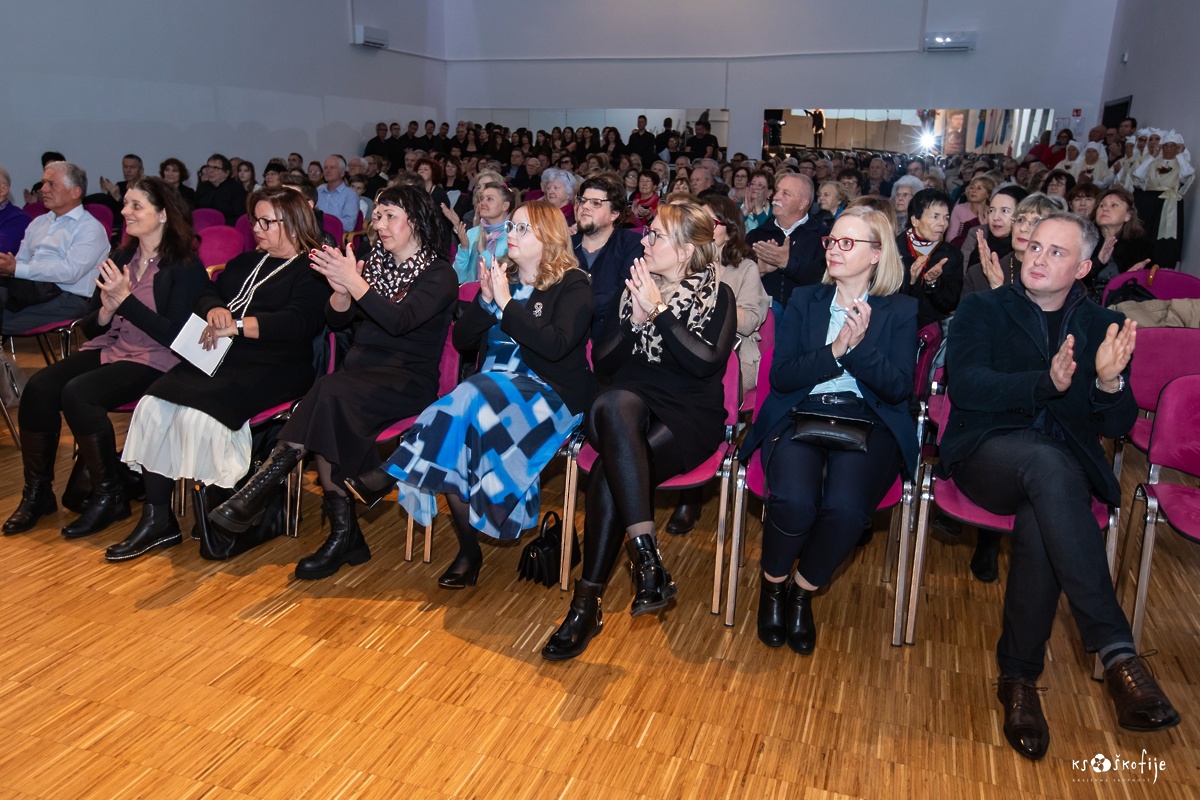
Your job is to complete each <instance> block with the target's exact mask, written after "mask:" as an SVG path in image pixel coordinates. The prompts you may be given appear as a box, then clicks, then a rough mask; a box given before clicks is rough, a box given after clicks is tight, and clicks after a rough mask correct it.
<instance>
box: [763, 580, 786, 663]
mask: <svg viewBox="0 0 1200 800" xmlns="http://www.w3.org/2000/svg"><path fill="white" fill-rule="evenodd" d="M789 583H793V581H791V580H785V581H779V582H774V581H769V580H767V576H766V575H763V576H762V589H761V590H760V591H759V593H758V640H759V641H760V642H762V643H763V644H765V645H766V646H767V647H779V646H780V645H781V644H783V643H784V642H785V641H786V640H787V608H786V607H787V593H788V584H789Z"/></svg>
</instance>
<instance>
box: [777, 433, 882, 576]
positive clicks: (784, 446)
mask: <svg viewBox="0 0 1200 800" xmlns="http://www.w3.org/2000/svg"><path fill="white" fill-rule="evenodd" d="M790 431H791V423H790V421H789V422H788V423H787V426H786V427H785V428H784V430H783V435H782V436H780V437H779V439H778V440H776V441H773V442H772V441H768V442H767V444H765V445H764V446H763V451H762V458H763V464H764V465H765V466H766V470H765V476H766V483H767V487H768V489H769V491H768V494H767V499H766V503H765V505H766V511H767V515H766V522H765V523H764V525H763V552H762V568H763V571H764V572H766V573H767V574H768V575H771V576H774V577H783V576H785V575H789V574H790V573H791V571H792V565H793V564H796V571H797V572H799V573H800V575H801V576H802V577H803V578H804V579H805V580H806V581H808V582H809V583H811V584H812V585H813V586H824V585H825V584H827V583H829V582H830V581H831V580H832V579H833V573H834V572H836V571H837V568H838V567H839V566H841V563H842V562H843V561H845V560H846V557H847V556H848V555H850V553H851V552H852V551H853V550H854V545H855V544H856V543H857V542H858V540H859V539H860V538H861V537H862V533H863V528H865V527H866V526H867V525H868V524H869V523H870V522H871V515H872V514H874V513H875V509H876V507H877V506H878V505H879V501H881V500H882V499H883V497H884V495H886V494H887V490H888V489H890V488H891V486H892V483H893V482H894V481H895V480H896V475H897V474H898V473H899V471H900V448H899V446H898V445H897V444H896V440H895V438H894V437H893V436H892V434H891V432H890V431H888V429H887V428H886V427H885V426H884V425H883V424H882V423H876V425H875V427H874V428H873V429H872V430H871V435H870V437H869V438H868V439H867V452H865V453H852V452H847V451H844V450H828V449H826V448H824V447H818V446H816V445H811V444H803V443H801V442H793V441H792V439H791V437H790Z"/></svg>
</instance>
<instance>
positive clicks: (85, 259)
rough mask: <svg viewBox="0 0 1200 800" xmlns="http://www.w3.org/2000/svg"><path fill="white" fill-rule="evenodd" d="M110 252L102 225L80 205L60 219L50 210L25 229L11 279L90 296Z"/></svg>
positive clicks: (106, 235)
mask: <svg viewBox="0 0 1200 800" xmlns="http://www.w3.org/2000/svg"><path fill="white" fill-rule="evenodd" d="M109 249H110V248H109V243H108V234H107V233H106V232H105V230H104V226H103V225H101V224H100V223H99V222H98V221H97V220H96V218H95V217H93V216H92V215H91V214H89V213H88V212H87V211H85V210H84V208H83V206H82V205H78V206H75V207H74V208H72V209H71V210H70V211H68V212H67V213H65V214H63V215H61V216H60V215H58V214H55V213H54V212H53V211H50V212H47V213H45V214H42V215H41V216H40V217H38V218H37V219H35V220H34V221H33V222H31V223H29V227H28V228H26V229H25V238H24V239H22V240H21V249H20V250H19V251H17V263H16V267H15V268H14V270H13V277H16V278H25V279H26V280H31V281H47V282H50V283H57V284H58V287H59V288H60V289H62V290H63V291H64V292H70V293H71V294H74V295H78V296H80V297H91V296H92V294H93V292H95V290H96V276H97V275H99V274H100V265H101V264H102V263H104V259H105V258H106V257H107V256H108V251H109Z"/></svg>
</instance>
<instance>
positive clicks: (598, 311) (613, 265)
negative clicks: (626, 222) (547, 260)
mask: <svg viewBox="0 0 1200 800" xmlns="http://www.w3.org/2000/svg"><path fill="white" fill-rule="evenodd" d="M571 247H572V248H574V252H575V261H576V262H577V263H578V264H579V268H580V269H581V270H583V271H584V273H586V274H587V275H588V278H589V279H590V281H591V284H592V296H593V297H595V298H596V307H595V309H594V311H593V314H594V317H593V322H592V336H593V337H595V336H599V335H600V331H601V329H602V328H603V325H604V315H605V314H607V313H608V309H609V307H610V306H612V302H613V298H614V297H616V296H617V295H619V294H621V292H623V291H625V281H626V280H628V278H629V271H630V269H631V268H632V267H633V260H634V259H635V258H641V256H642V254H643V249H644V248H643V247H642V239H641V237H640V236H638V235H637V234H636V233H634V232H633V231H631V230H629V229H628V228H614V229H613V232H612V235H610V236H609V237H608V241H607V242H605V243H604V246H603V247H601V248H600V250H599V251H598V252H597V253H596V258H595V260H594V261H593V263H592V265H591V267H588V262H587V256H586V255H584V251H583V234H582V233H577V234H575V235H574V236H572V237H571Z"/></svg>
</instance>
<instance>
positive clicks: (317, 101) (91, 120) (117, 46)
mask: <svg viewBox="0 0 1200 800" xmlns="http://www.w3.org/2000/svg"><path fill="white" fill-rule="evenodd" d="M405 2H406V3H408V4H409V5H424V4H423V3H417V2H416V0H404V2H390V1H389V0H358V3H357V4H358V5H362V6H364V9H363V14H364V15H366V16H370V15H371V14H374V13H376V11H377V9H374V8H373V7H372V6H373V5H378V6H383V7H384V8H383V10H382V11H379V13H381V14H384V12H387V11H396V12H397V13H398V11H403V10H404V8H403V6H404V3H405ZM434 5H436V4H434ZM391 6H395V7H396V8H395V9H392V8H391ZM350 19H351V7H350V5H349V3H348V2H330V1H329V0H254V2H244V0H243V1H241V2H239V1H238V0H205V2H203V3H163V2H152V1H151V0H111V1H109V2H102V3H96V2H83V0H70V1H69V2H66V1H61V2H52V1H50V0H47V1H46V2H41V3H5V4H4V11H3V14H2V15H0V20H2V23H0V25H2V29H3V31H4V63H5V68H4V70H3V76H2V77H0V108H2V109H3V113H2V114H0V116H2V118H3V123H2V124H0V165H3V166H5V167H6V168H7V169H8V170H9V171H10V172H11V173H12V177H13V182H14V188H17V189H18V191H17V197H18V198H20V192H19V188H20V187H25V188H28V187H29V186H30V185H31V184H32V183H33V182H34V181H36V180H38V179H39V178H40V177H41V166H40V162H39V160H38V159H39V156H40V155H41V153H42V151H44V150H60V151H62V152H63V153H65V154H66V155H67V157H68V158H69V159H70V160H72V161H75V162H77V163H78V164H79V165H80V166H82V167H84V168H85V169H86V170H87V172H88V179H89V185H90V187H92V188H95V187H98V185H99V179H100V176H101V175H104V176H107V177H109V178H112V179H114V180H116V179H119V178H120V172H121V155H122V154H124V153H125V152H127V151H128V152H134V153H138V154H139V155H141V156H142V158H143V159H144V161H145V162H146V166H147V171H149V172H154V173H156V172H157V168H158V163H159V162H160V161H161V160H162V159H163V158H166V157H167V156H177V157H179V158H181V159H183V160H184V162H185V163H187V164H188V165H189V166H190V167H192V169H193V172H194V171H195V167H196V166H197V165H199V164H202V163H204V160H205V159H206V158H207V157H208V155H209V154H210V153H212V152H214V151H220V152H223V153H224V154H225V155H227V156H240V157H242V158H246V159H249V160H250V161H253V162H254V163H255V165H256V166H257V167H258V170H259V175H260V177H261V174H262V168H263V166H265V164H266V162H267V159H268V158H269V157H271V156H275V155H282V156H286V155H287V153H288V152H290V151H292V150H295V151H298V152H300V153H302V154H303V155H304V156H305V158H306V159H310V160H311V159H313V158H317V159H321V158H324V156H326V155H328V154H329V153H331V152H342V153H344V154H346V155H350V154H351V153H353V152H360V151H361V147H362V145H363V143H364V142H365V140H366V139H367V138H368V137H370V136H372V135H374V130H373V129H374V125H375V123H376V122H377V121H379V120H381V119H387V120H388V121H391V120H393V119H396V120H401V121H402V124H404V123H406V122H407V121H408V119H410V118H417V119H421V120H424V119H425V118H426V117H431V116H432V117H436V118H441V117H442V116H443V112H442V105H443V102H444V99H445V65H444V64H443V62H441V61H439V60H431V59H427V58H419V57H413V56H408V55H401V54H398V53H392V52H386V51H377V50H368V49H364V48H361V47H354V46H352V45H350V44H349V42H350ZM379 19H380V20H381V21H382V22H385V23H389V24H391V26H392V31H393V33H394V34H397V33H400V32H401V31H403V30H405V28H404V27H403V26H401V25H400V24H399V22H400V20H399V18H398V17H397V18H390V17H388V16H386V14H384V16H382V17H379ZM428 25H429V26H430V27H431V28H432V29H433V31H434V33H435V34H436V35H438V36H440V35H442V34H441V30H440V28H439V27H438V26H439V25H440V22H439V21H438V19H437V18H436V15H435V18H433V19H432V20H430V21H428ZM379 27H386V25H379ZM414 35H415V34H414ZM402 43H403V40H402ZM194 180H195V179H194V178H193V183H194Z"/></svg>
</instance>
